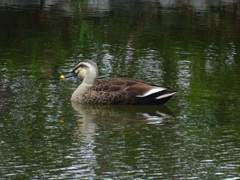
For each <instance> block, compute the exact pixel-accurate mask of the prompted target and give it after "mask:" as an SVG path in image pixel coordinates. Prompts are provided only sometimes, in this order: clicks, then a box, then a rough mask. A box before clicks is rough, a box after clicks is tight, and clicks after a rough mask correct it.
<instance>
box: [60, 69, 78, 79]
mask: <svg viewBox="0 0 240 180" xmlns="http://www.w3.org/2000/svg"><path fill="white" fill-rule="evenodd" d="M75 76H77V74H76V73H75V72H74V71H72V72H70V73H68V74H66V75H61V76H60V77H59V78H60V79H64V78H69V77H75Z"/></svg>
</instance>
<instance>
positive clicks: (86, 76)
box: [60, 60, 176, 105]
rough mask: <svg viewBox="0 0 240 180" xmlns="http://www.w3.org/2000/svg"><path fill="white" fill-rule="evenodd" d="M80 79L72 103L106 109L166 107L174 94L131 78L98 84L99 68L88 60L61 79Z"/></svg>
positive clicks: (112, 79)
mask: <svg viewBox="0 0 240 180" xmlns="http://www.w3.org/2000/svg"><path fill="white" fill-rule="evenodd" d="M76 76H78V77H82V78H83V82H82V84H80V85H79V86H78V88H77V89H76V90H75V91H74V92H73V94H72V97H71V100H72V101H76V102H79V103H90V104H109V105H141V104H142V105H143V104H146V105H157V104H164V103H166V102H167V101H168V100H169V99H170V98H171V97H172V96H173V95H175V94H176V91H166V89H167V88H166V87H162V86H159V85H156V84H153V83H150V82H145V81H142V80H138V79H132V78H109V79H103V80H101V81H97V77H98V67H97V65H96V63H95V62H93V61H91V60H82V61H80V62H79V63H78V64H77V65H76V66H75V68H74V69H73V70H72V71H71V72H70V73H68V74H66V75H61V76H60V78H61V79H64V78H69V77H76Z"/></svg>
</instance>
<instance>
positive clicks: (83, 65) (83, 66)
mask: <svg viewBox="0 0 240 180" xmlns="http://www.w3.org/2000/svg"><path fill="white" fill-rule="evenodd" d="M78 68H88V66H87V65H85V64H79V65H77V66H76V67H75V68H74V70H77V69H78Z"/></svg>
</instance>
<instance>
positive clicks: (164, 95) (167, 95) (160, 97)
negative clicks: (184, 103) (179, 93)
mask: <svg viewBox="0 0 240 180" xmlns="http://www.w3.org/2000/svg"><path fill="white" fill-rule="evenodd" d="M174 94H176V92H173V93H168V94H163V95H161V96H158V97H156V98H155V99H162V98H166V97H169V96H173V95H174Z"/></svg>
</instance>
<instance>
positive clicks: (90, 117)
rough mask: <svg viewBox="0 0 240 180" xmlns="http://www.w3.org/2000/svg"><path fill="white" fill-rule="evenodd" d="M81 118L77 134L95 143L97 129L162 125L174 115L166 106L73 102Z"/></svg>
mask: <svg viewBox="0 0 240 180" xmlns="http://www.w3.org/2000/svg"><path fill="white" fill-rule="evenodd" d="M72 106H73V108H74V109H75V110H76V111H77V112H78V115H79V116H80V118H79V119H78V120H77V128H76V131H77V134H78V136H84V139H85V140H87V141H88V142H89V141H93V140H94V139H93V137H94V135H95V134H96V129H97V128H101V127H103V126H104V125H110V124H112V125H114V124H115V125H117V124H119V125H124V124H142V123H144V124H162V123H164V122H168V121H172V120H173V119H174V116H173V114H172V113H171V111H170V110H169V109H168V108H167V107H166V106H107V105H91V104H80V103H76V102H72Z"/></svg>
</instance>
